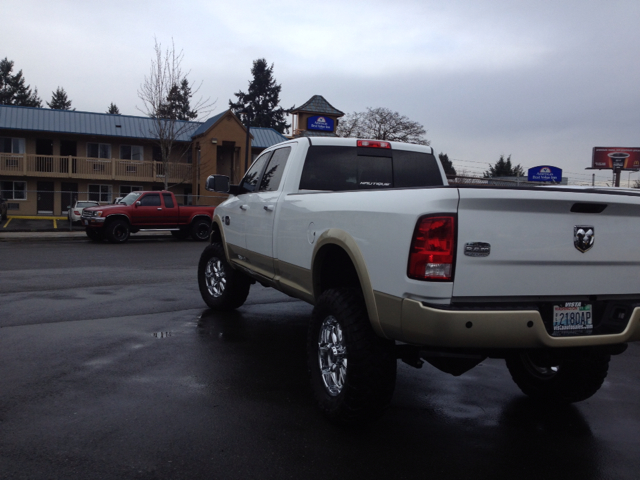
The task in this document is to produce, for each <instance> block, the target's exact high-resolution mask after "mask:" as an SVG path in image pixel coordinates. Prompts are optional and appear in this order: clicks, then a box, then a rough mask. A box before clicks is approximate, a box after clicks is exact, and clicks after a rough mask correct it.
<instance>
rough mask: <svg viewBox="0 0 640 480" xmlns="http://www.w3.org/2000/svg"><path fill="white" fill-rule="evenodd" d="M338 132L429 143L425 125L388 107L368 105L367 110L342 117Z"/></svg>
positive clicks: (340, 134)
mask: <svg viewBox="0 0 640 480" xmlns="http://www.w3.org/2000/svg"><path fill="white" fill-rule="evenodd" d="M336 133H337V135H338V136H340V137H358V138H368V139H371V140H387V141H392V142H393V141H395V142H406V143H416V144H418V145H429V144H430V143H431V142H430V141H429V140H427V139H426V138H425V135H426V133H427V132H426V130H425V129H424V127H423V126H422V125H421V124H420V123H418V122H415V121H413V120H411V119H409V118H408V117H405V116H404V115H400V114H399V113H398V112H394V111H392V110H389V109H388V108H384V107H378V108H371V107H367V111H366V112H354V113H350V114H347V115H345V116H344V117H343V118H341V119H340V121H339V123H338V128H337V130H336Z"/></svg>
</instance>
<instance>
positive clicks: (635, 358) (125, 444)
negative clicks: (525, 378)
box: [0, 236, 640, 480]
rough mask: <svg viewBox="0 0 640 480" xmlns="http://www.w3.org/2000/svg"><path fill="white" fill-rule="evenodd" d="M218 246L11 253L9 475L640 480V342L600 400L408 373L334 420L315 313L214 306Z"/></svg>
mask: <svg viewBox="0 0 640 480" xmlns="http://www.w3.org/2000/svg"><path fill="white" fill-rule="evenodd" d="M203 248H204V244H202V243H197V242H191V241H187V242H177V241H173V240H172V239H171V237H168V236H157V237H153V238H140V237H138V238H135V237H134V238H133V239H132V240H131V241H130V242H129V243H127V244H125V245H110V244H107V243H103V244H95V243H92V242H90V241H88V240H85V239H69V240H61V241H55V242H50V241H48V242H45V241H33V240H29V239H23V240H20V241H10V242H0V275H1V277H0V478H1V479H23V478H25V479H26V478H29V479H49V478H51V479H58V478H60V479H123V478H131V479H182V478H184V479H193V478H212V479H213V478H215V479H227V478H228V479H240V478H242V479H246V478H274V479H280V478H295V479H302V478H304V479H306V478H310V479H316V478H318V479H320V478H322V479H327V478H330V479H333V478H340V479H361V478H408V479H413V478H425V479H427V478H428V479H510V480H511V479H541V478H542V479H556V478H557V479H581V480H591V479H602V480H604V479H637V478H640V345H638V344H632V345H630V347H629V349H628V351H627V352H626V353H624V354H623V355H621V356H618V357H614V358H613V359H612V361H611V365H610V371H609V376H608V378H607V380H606V382H605V384H604V386H603V387H602V389H601V390H600V391H599V392H598V393H597V394H596V395H595V396H594V397H592V398H591V399H589V400H587V401H584V402H581V403H579V404H576V405H573V406H569V407H565V408H549V407H541V406H538V405H536V404H535V403H532V402H530V401H529V400H528V399H527V398H526V397H524V396H523V395H522V394H521V393H520V391H519V390H518V388H517V387H516V386H515V384H513V382H512V381H511V379H510V377H509V374H508V372H507V370H506V368H505V366H504V362H503V361H501V360H487V361H485V362H483V363H482V364H481V365H480V366H479V367H477V368H476V369H474V370H472V371H470V372H468V373H466V374H464V375H463V376H461V377H458V378H455V377H452V376H450V375H447V374H445V373H442V372H439V371H438V370H436V369H435V368H433V367H431V366H429V365H428V364H425V366H424V367H423V368H422V369H421V370H416V369H414V368H411V367H409V366H407V365H405V364H402V363H400V364H399V366H398V382H397V386H396V391H395V395H394V398H393V402H392V405H391V409H390V410H389V411H388V412H387V413H386V415H385V416H384V417H383V418H382V419H380V420H379V421H377V422H376V423H374V424H372V425H370V426H367V427H365V428H359V429H345V428H340V427H336V426H334V425H331V424H329V423H327V422H326V421H325V420H324V418H323V417H322V416H321V415H320V414H319V413H318V412H317V411H316V409H315V407H314V405H313V402H312V400H311V396H310V394H309V392H308V389H307V378H306V367H305V341H306V323H307V319H308V317H309V315H310V312H311V307H310V306H309V305H307V304H305V303H303V302H300V301H297V300H293V299H291V298H289V297H286V296H284V295H282V294H280V293H278V292H275V291H273V290H270V289H265V288H263V287H260V286H254V287H252V292H251V294H250V296H249V300H248V302H247V303H246V304H245V305H244V306H243V307H242V308H240V309H239V310H238V311H236V312H231V313H227V314H214V313H213V312H211V311H210V310H208V309H207V308H206V306H205V304H204V303H203V301H202V300H201V298H200V294H199V293H198V289H197V281H196V265H197V261H198V258H199V255H200V252H201V251H202V249H203Z"/></svg>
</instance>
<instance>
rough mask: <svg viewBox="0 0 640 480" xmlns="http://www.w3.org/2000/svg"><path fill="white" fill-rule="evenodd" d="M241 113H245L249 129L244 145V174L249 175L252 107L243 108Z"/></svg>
mask: <svg viewBox="0 0 640 480" xmlns="http://www.w3.org/2000/svg"><path fill="white" fill-rule="evenodd" d="M240 113H244V118H245V120H246V127H247V139H246V142H245V144H244V172H245V173H247V170H249V129H250V127H251V107H245V108H243V109H242V110H241V111H240Z"/></svg>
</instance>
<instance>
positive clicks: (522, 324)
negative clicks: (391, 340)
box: [398, 298, 640, 348]
mask: <svg viewBox="0 0 640 480" xmlns="http://www.w3.org/2000/svg"><path fill="white" fill-rule="evenodd" d="M401 324H402V334H401V335H402V337H401V338H398V340H402V341H405V342H407V343H413V344H417V345H429V346H438V347H461V348H537V347H581V346H593V345H610V344H616V343H625V342H632V341H638V340H640V308H636V309H634V311H633V314H632V315H631V319H630V320H629V324H628V325H627V328H626V329H625V330H624V332H622V333H618V334H611V335H591V336H583V337H552V336H551V335H549V334H548V333H547V330H546V329H545V327H544V324H543V322H542V318H541V317H540V314H539V313H538V312H537V311H535V310H513V311H459V310H458V311H453V310H439V309H435V308H430V307H425V306H424V305H422V303H421V302H418V301H415V300H411V299H408V298H405V299H403V300H402V319H401Z"/></svg>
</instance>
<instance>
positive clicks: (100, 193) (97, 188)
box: [89, 185, 112, 203]
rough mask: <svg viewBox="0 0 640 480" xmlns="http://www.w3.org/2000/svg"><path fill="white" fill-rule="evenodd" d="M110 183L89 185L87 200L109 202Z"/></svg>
mask: <svg viewBox="0 0 640 480" xmlns="http://www.w3.org/2000/svg"><path fill="white" fill-rule="evenodd" d="M111 189H112V187H111V185H89V200H93V201H94V202H103V203H111Z"/></svg>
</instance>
